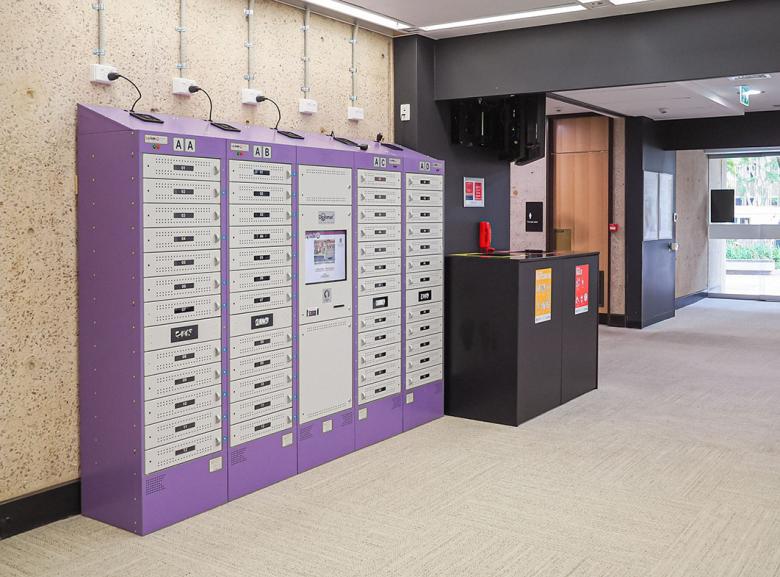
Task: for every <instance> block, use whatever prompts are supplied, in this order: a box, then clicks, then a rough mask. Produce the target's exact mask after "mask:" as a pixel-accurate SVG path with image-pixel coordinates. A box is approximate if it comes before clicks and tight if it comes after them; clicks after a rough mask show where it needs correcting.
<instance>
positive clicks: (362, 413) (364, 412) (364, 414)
mask: <svg viewBox="0 0 780 577" xmlns="http://www.w3.org/2000/svg"><path fill="white" fill-rule="evenodd" d="M367 418H368V407H361V408H360V409H358V421H365V420H366V419H367Z"/></svg>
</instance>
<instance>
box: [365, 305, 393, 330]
mask: <svg viewBox="0 0 780 577" xmlns="http://www.w3.org/2000/svg"><path fill="white" fill-rule="evenodd" d="M400 324H401V310H400V309H394V310H389V311H379V312H378V313H368V314H364V315H359V316H358V331H359V332H361V333H362V332H365V331H371V330H374V329H381V328H383V327H393V326H396V325H400Z"/></svg>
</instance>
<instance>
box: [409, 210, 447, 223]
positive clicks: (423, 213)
mask: <svg viewBox="0 0 780 577" xmlns="http://www.w3.org/2000/svg"><path fill="white" fill-rule="evenodd" d="M442 216H443V210H442V209H441V207H428V206H425V207H409V208H407V209H406V221H407V222H442V220H443V218H442Z"/></svg>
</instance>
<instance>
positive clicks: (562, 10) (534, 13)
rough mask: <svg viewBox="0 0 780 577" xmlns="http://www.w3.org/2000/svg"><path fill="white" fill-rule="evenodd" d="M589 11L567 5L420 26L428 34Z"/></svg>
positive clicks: (582, 7)
mask: <svg viewBox="0 0 780 577" xmlns="http://www.w3.org/2000/svg"><path fill="white" fill-rule="evenodd" d="M580 10H587V8H585V6H583V5H582V4H567V5H565V6H556V7H553V8H542V9H541V10H527V11H525V12H515V13H514V14H502V15H501V16H487V17H485V18H474V19H473V20H461V21H459V22H447V23H445V24H432V25H431V26H420V28H421V29H422V30H425V31H426V32H433V31H434V30H445V29H447V28H462V27H464V26H478V25H480V24H494V23H496V22H509V21H511V20H523V19H524V18H538V17H539V16H552V15H554V14H566V13H567V12H579V11H580Z"/></svg>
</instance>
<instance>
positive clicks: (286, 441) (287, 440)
mask: <svg viewBox="0 0 780 577" xmlns="http://www.w3.org/2000/svg"><path fill="white" fill-rule="evenodd" d="M292 444H293V434H292V433H287V434H286V435H282V447H289V446H290V445H292Z"/></svg>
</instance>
